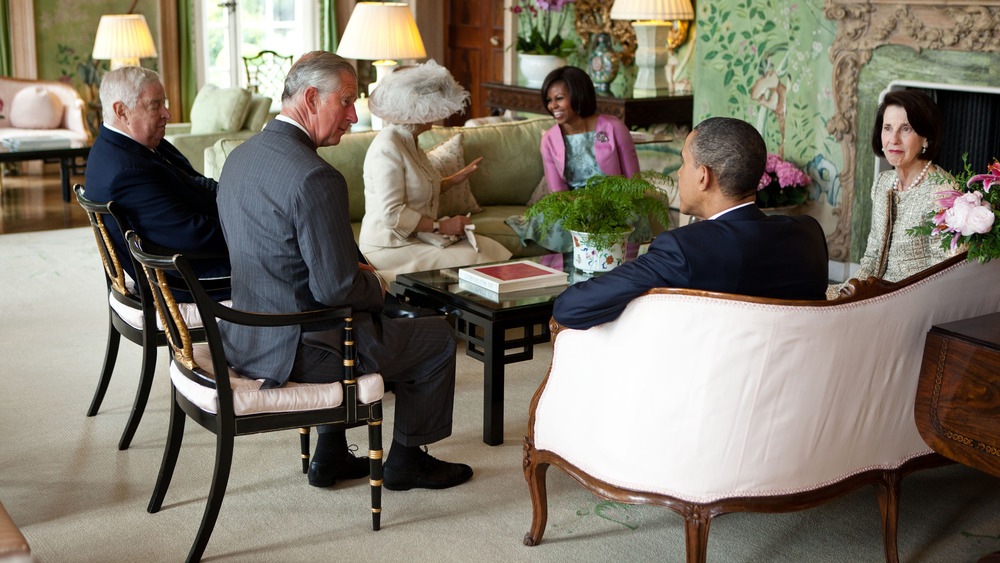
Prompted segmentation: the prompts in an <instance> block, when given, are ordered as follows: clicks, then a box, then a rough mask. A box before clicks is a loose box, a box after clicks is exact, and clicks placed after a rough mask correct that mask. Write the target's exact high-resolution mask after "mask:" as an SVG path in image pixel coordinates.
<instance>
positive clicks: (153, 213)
mask: <svg viewBox="0 0 1000 563" xmlns="http://www.w3.org/2000/svg"><path fill="white" fill-rule="evenodd" d="M156 151H157V152H156V153H154V152H153V151H151V150H149V149H148V148H146V147H145V146H143V145H141V144H139V143H138V142H136V141H135V140H133V139H131V138H130V137H128V136H126V135H122V134H120V133H116V132H114V131H111V130H110V129H108V128H106V127H104V125H103V124H102V125H101V128H100V132H99V133H98V135H97V139H96V140H95V141H94V146H93V147H91V149H90V155H89V156H88V157H87V172H86V182H87V183H86V188H87V189H86V195H87V199H90V200H92V201H102V202H107V201H114V202H116V203H118V205H120V206H122V208H123V209H124V210H125V212H126V213H127V214H128V218H129V222H130V223H131V226H132V228H133V229H135V231H136V232H137V233H138V234H139V236H140V237H142V238H143V240H144V241H149V242H152V243H154V244H157V245H159V246H163V247H166V248H171V249H174V250H177V251H180V252H181V253H187V254H220V255H225V254H226V251H227V250H226V240H225V237H224V236H223V234H222V225H221V224H220V223H219V210H218V208H217V207H216V204H215V191H214V187H215V182H214V181H213V180H211V179H209V178H205V177H204V176H202V175H201V174H199V173H198V172H197V171H196V170H195V169H194V168H192V167H191V163H190V162H188V159H187V158H185V157H184V155H182V154H181V153H180V151H178V150H177V149H176V148H175V147H174V146H173V145H171V144H170V143H169V142H167V141H160V144H159V145H158V146H157V147H156ZM107 225H108V230H109V232H110V235H111V238H112V240H113V241H114V244H115V247H116V248H117V249H118V252H119V253H120V255H121V256H123V257H125V256H128V250H127V246H126V245H125V241H124V239H122V236H121V233H120V232H119V229H118V225H117V224H116V223H115V221H114V219H112V218H110V217H109V218H108V220H107ZM123 262H124V263H123V267H124V268H125V269H126V270H127V271H128V273H129V275H131V276H132V278H133V279H135V272H134V271H132V264H131V262H130V261H129V260H123ZM195 269H196V270H197V271H198V272H199V274H201V275H205V276H225V275H228V274H229V261H228V260H226V259H224V258H218V259H214V260H204V261H199V262H196V263H195Z"/></svg>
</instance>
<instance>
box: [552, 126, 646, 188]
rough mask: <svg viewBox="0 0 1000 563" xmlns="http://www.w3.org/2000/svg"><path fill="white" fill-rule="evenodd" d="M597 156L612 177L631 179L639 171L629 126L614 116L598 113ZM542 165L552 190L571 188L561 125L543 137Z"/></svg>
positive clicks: (599, 163) (595, 132)
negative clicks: (567, 178)
mask: <svg viewBox="0 0 1000 563" xmlns="http://www.w3.org/2000/svg"><path fill="white" fill-rule="evenodd" d="M594 157H595V158H596V159H597V166H599V167H600V168H601V172H604V174H606V175H608V176H626V177H629V178H631V177H632V176H633V175H635V174H636V173H637V172H639V157H638V156H636V154H635V144H633V143H632V136H631V135H629V132H628V128H627V127H625V124H624V123H622V122H621V121H619V120H618V118H617V117H615V116H613V115H606V114H598V116H597V127H596V128H595V130H594ZM542 166H543V167H544V168H545V180H546V182H548V184H549V190H550V191H553V192H564V191H566V190H568V189H569V186H568V185H567V184H566V176H565V174H564V172H565V168H566V145H565V144H564V143H563V137H562V131H560V129H559V125H556V126H555V127H553V128H552V129H549V130H548V131H546V132H545V135H543V136H542Z"/></svg>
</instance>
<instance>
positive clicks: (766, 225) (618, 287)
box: [552, 205, 828, 329]
mask: <svg viewBox="0 0 1000 563" xmlns="http://www.w3.org/2000/svg"><path fill="white" fill-rule="evenodd" d="M827 269H828V264H827V248H826V239H825V237H824V236H823V230H822V228H820V226H819V223H818V222H816V220H815V219H813V218H812V217H808V216H805V215H799V216H793V217H788V216H768V215H765V214H764V213H763V212H762V211H761V210H760V209H758V208H757V206H756V205H749V206H746V207H741V208H739V209H734V210H732V211H730V212H728V213H726V214H724V215H722V216H720V217H718V218H716V219H715V220H712V221H698V222H697V223H694V224H691V225H687V226H684V227H680V228H677V229H674V230H672V231H667V232H664V233H662V234H660V235H659V236H657V237H656V239H654V240H653V244H652V245H651V246H650V248H649V252H647V253H646V254H644V255H642V256H640V257H639V258H637V259H636V260H635V261H633V262H628V263H626V264H623V265H621V266H618V267H617V268H615V269H614V270H612V271H610V272H608V273H606V274H604V275H602V276H600V277H598V278H595V279H592V280H588V281H585V282H582V283H577V284H575V285H572V286H570V287H569V288H567V289H566V291H565V292H563V294H562V295H560V296H559V298H558V299H556V302H555V305H554V309H553V312H552V316H554V317H555V319H556V320H557V321H559V323H560V324H562V325H564V326H567V327H570V328H579V329H584V328H589V327H592V326H595V325H598V324H601V323H606V322H608V321H612V320H614V319H616V318H618V315H620V314H621V312H622V311H623V310H624V309H625V306H626V305H628V303H629V301H631V300H632V299H634V298H636V297H638V296H639V295H641V294H642V293H643V292H645V291H646V290H648V289H651V288H654V287H679V288H686V289H703V290H706V291H719V292H724V293H736V294H740V295H752V296H755V297H771V298H778V299H825V296H826V286H827V279H828V275H827Z"/></svg>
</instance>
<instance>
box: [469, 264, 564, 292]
mask: <svg viewBox="0 0 1000 563" xmlns="http://www.w3.org/2000/svg"><path fill="white" fill-rule="evenodd" d="M568 278H569V274H567V273H566V272H564V271H562V270H556V269H555V268H549V267H548V266H543V265H541V264H539V263H537V262H532V261H531V260H518V261H515V262H506V263H503V264H490V265H485V266H468V267H465V268H461V269H459V270H458V279H459V280H465V281H467V282H471V283H474V284H476V285H479V286H482V287H484V288H486V289H488V290H490V291H495V292H497V293H505V292H508V291H519V290H523V289H534V288H536V287H550V286H556V285H565V284H567V283H569V281H568Z"/></svg>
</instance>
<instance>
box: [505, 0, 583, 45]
mask: <svg viewBox="0 0 1000 563" xmlns="http://www.w3.org/2000/svg"><path fill="white" fill-rule="evenodd" d="M574 1H575V0H515V2H514V5H513V6H511V8H510V11H511V12H513V13H514V14H515V15H517V50H518V52H520V53H524V54H527V55H556V56H559V57H565V56H567V55H569V54H570V53H572V52H573V50H574V48H575V45H574V44H573V41H572V40H570V39H565V38H563V36H562V29H563V26H564V25H565V24H566V21H567V15H568V14H570V13H571V12H572V10H571V9H570V8H568V7H567V4H572V3H573V2H574ZM564 8H565V9H564Z"/></svg>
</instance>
